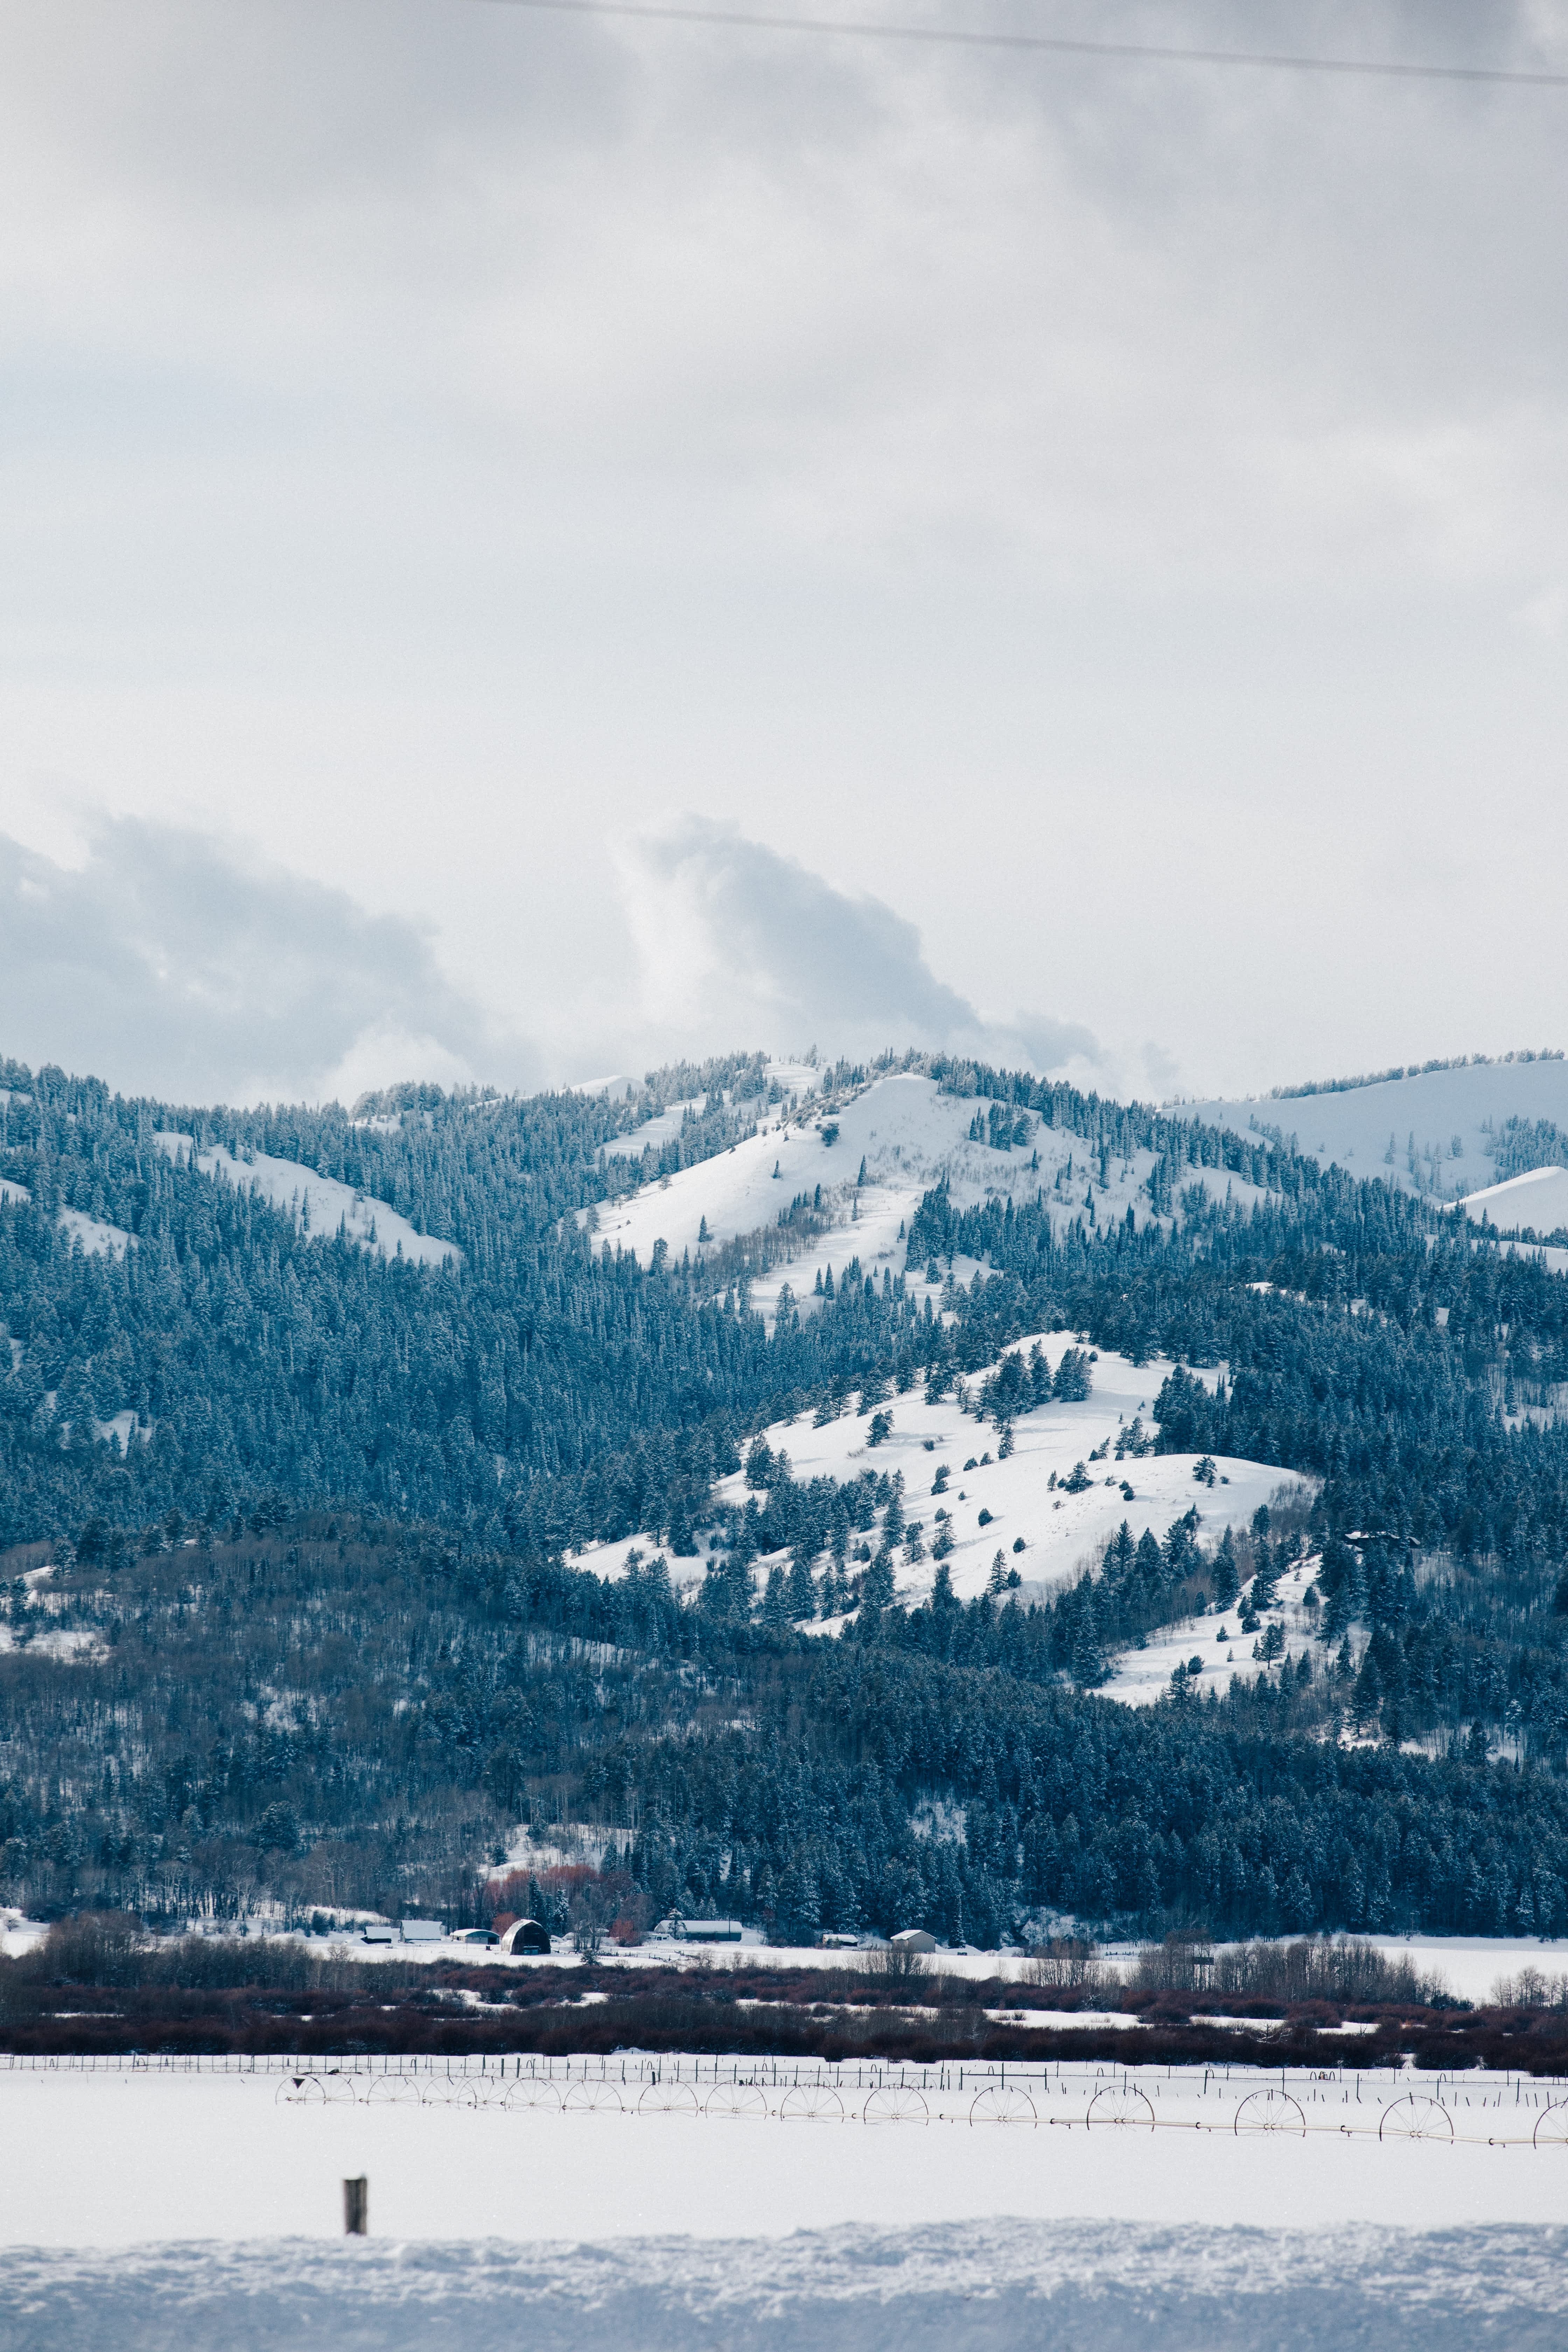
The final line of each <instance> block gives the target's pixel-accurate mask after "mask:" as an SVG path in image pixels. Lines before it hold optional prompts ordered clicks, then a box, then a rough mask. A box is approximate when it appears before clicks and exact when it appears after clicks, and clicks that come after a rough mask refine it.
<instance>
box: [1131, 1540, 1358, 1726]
mask: <svg viewBox="0 0 1568 2352" xmlns="http://www.w3.org/2000/svg"><path fill="white" fill-rule="evenodd" d="M1314 1571H1317V1555H1310V1557H1307V1559H1302V1564H1300V1567H1298V1569H1293V1571H1290V1573H1289V1576H1284V1578H1281V1583H1279V1600H1277V1601H1274V1604H1269V1609H1268V1612H1265V1613H1262V1630H1268V1628H1269V1625H1279V1628H1281V1633H1284V1637H1286V1646H1284V1656H1281V1658H1279V1661H1272V1663H1268V1665H1265V1663H1262V1661H1260V1658H1256V1656H1253V1651H1256V1646H1258V1644H1260V1642H1262V1633H1256V1634H1253V1633H1241V1601H1239V1600H1237V1604H1234V1606H1229V1609H1227V1612H1223V1613H1213V1616H1201V1618H1180V1621H1178V1622H1175V1625H1162V1628H1159V1633H1152V1634H1150V1639H1147V1646H1145V1649H1123V1651H1119V1654H1117V1667H1114V1675H1112V1679H1110V1682H1102V1684H1100V1696H1102V1698H1121V1700H1123V1703H1126V1706H1129V1707H1150V1706H1154V1700H1157V1698H1163V1694H1166V1691H1168V1689H1171V1675H1173V1673H1175V1667H1178V1665H1184V1667H1192V1661H1194V1658H1196V1665H1199V1673H1196V1675H1190V1689H1194V1691H1204V1696H1206V1694H1208V1691H1217V1694H1220V1698H1223V1696H1225V1691H1229V1686H1232V1682H1258V1679H1260V1677H1262V1675H1274V1679H1279V1677H1284V1673H1286V1670H1293V1667H1295V1663H1298V1661H1300V1656H1302V1651H1307V1654H1310V1656H1314V1654H1317V1630H1319V1622H1321V1612H1311V1609H1307V1606H1305V1601H1302V1595H1305V1592H1307V1590H1310V1585H1311V1576H1314ZM1241 1590H1244V1592H1250V1585H1244V1588H1241ZM1363 1642H1366V1637H1363V1634H1361V1630H1359V1628H1356V1630H1354V1634H1352V1654H1359V1649H1361V1646H1363ZM1314 1673H1317V1667H1314Z"/></svg>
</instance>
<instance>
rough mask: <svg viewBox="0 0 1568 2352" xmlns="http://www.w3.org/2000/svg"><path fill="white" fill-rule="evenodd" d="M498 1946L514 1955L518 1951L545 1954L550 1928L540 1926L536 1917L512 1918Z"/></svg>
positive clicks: (548, 1942) (547, 1951) (548, 1947)
mask: <svg viewBox="0 0 1568 2352" xmlns="http://www.w3.org/2000/svg"><path fill="white" fill-rule="evenodd" d="M500 1948H501V1950H502V1951H503V1952H509V1953H511V1954H512V1955H514V1956H515V1955H516V1954H517V1953H519V1952H535V1953H541V1954H546V1955H547V1954H548V1953H549V1950H550V1930H549V1928H548V1927H542V1926H541V1925H540V1923H539V1921H538V1920H537V1919H514V1920H513V1921H512V1923H511V1926H510V1927H509V1928H508V1929H507V1930H506V1932H505V1934H504V1935H503V1936H502V1937H501V1939H500Z"/></svg>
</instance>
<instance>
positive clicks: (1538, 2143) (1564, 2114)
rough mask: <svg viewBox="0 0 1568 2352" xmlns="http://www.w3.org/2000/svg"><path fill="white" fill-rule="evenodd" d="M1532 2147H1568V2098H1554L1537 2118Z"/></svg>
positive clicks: (1531, 2138) (1532, 2135)
mask: <svg viewBox="0 0 1568 2352" xmlns="http://www.w3.org/2000/svg"><path fill="white" fill-rule="evenodd" d="M1530 2142H1531V2147H1568V2099H1553V2100H1552V2105H1550V2106H1549V2107H1543V2108H1542V2111H1541V2113H1540V2115H1538V2116H1536V2118H1535V2129H1534V2130H1533V2131H1532V2132H1531V2135H1530Z"/></svg>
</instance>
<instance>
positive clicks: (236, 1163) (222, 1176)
mask: <svg viewBox="0 0 1568 2352" xmlns="http://www.w3.org/2000/svg"><path fill="white" fill-rule="evenodd" d="M153 1142H154V1143H155V1144H156V1145H157V1146H158V1148H159V1150H161V1151H163V1152H165V1153H167V1155H168V1157H169V1158H170V1159H171V1160H179V1159H186V1160H194V1161H195V1165H196V1167H197V1168H199V1169H200V1170H201V1172H202V1174H203V1175H204V1176H211V1177H214V1178H216V1179H218V1180H221V1181H223V1182H225V1183H227V1184H233V1185H236V1186H237V1187H238V1188H239V1189H240V1190H241V1191H242V1192H243V1191H248V1190H249V1189H250V1188H251V1187H253V1186H254V1188H255V1189H256V1191H257V1192H259V1193H260V1194H261V1195H262V1198H263V1199H264V1200H267V1201H269V1202H271V1204H272V1206H273V1207H274V1208H275V1209H283V1210H285V1211H287V1213H289V1216H291V1217H292V1218H293V1220H294V1224H295V1227H296V1230H297V1231H299V1232H301V1233H309V1234H312V1235H313V1236H314V1237H315V1238H316V1239H317V1240H320V1241H332V1240H335V1239H336V1238H337V1237H338V1236H339V1234H342V1236H343V1238H344V1239H345V1240H348V1241H351V1242H357V1243H358V1244H359V1245H360V1247H361V1248H362V1249H369V1250H376V1251H379V1253H380V1255H382V1256H383V1257H388V1258H390V1257H402V1258H404V1259H405V1260H406V1261H407V1262H408V1263H409V1264H410V1265H442V1264H443V1263H444V1262H445V1261H446V1260H447V1258H453V1259H460V1258H461V1256H462V1255H463V1253H462V1251H461V1250H460V1249H459V1248H458V1244H456V1242H441V1241H436V1240H434V1239H432V1237H431V1236H430V1235H429V1234H421V1233H416V1231H415V1229H414V1227H413V1226H412V1225H411V1224H410V1223H409V1222H408V1219H407V1218H406V1217H403V1216H399V1214H398V1213H397V1211H396V1210H395V1209H394V1208H390V1207H389V1206H388V1204H387V1203H386V1202H384V1201H378V1200H377V1199H376V1198H375V1196H374V1193H371V1192H355V1191H354V1188H353V1185H352V1184H343V1183H340V1181H338V1179H337V1178H336V1177H335V1176H319V1175H318V1174H317V1173H316V1171H315V1170H314V1169H313V1168H307V1167H305V1166H303V1165H302V1164H301V1162H300V1160H275V1159H273V1158H271V1157H270V1155H269V1154H268V1153H267V1152H265V1151H257V1152H253V1153H252V1154H251V1156H250V1157H249V1159H247V1160H237V1159H236V1158H235V1156H234V1154H233V1152H231V1151H228V1150H225V1149H224V1148H223V1146H222V1145H219V1146H218V1147H217V1148H216V1149H215V1150H211V1151H198V1150H196V1148H195V1137H194V1136H190V1135H181V1134H178V1133H176V1132H174V1131H173V1130H171V1129H161V1130H160V1131H159V1132H158V1133H157V1134H156V1135H154V1136H153Z"/></svg>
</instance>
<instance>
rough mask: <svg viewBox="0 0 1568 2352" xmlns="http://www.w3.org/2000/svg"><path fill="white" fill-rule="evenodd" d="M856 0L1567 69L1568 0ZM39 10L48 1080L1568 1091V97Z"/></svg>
mask: <svg viewBox="0 0 1568 2352" xmlns="http://www.w3.org/2000/svg"><path fill="white" fill-rule="evenodd" d="M805 13H807V14H811V15H814V16H821V15H825V14H832V13H834V11H833V10H832V8H831V6H830V5H828V0H814V5H813V6H812V7H811V8H810V9H809V10H806V11H805ZM840 13H842V14H843V15H845V16H854V17H856V18H858V19H863V18H867V17H870V16H880V17H882V18H883V19H884V20H885V21H889V22H892V21H900V22H921V23H927V24H941V23H943V22H947V23H950V24H952V25H963V26H974V25H975V24H977V23H980V22H987V23H994V24H1003V25H1012V26H1024V27H1028V28H1032V29H1035V30H1045V31H1051V32H1084V33H1088V34H1089V35H1091V36H1095V35H1098V36H1106V35H1110V36H1111V37H1119V38H1132V39H1139V38H1142V39H1152V40H1158V41H1164V42H1170V43H1175V44H1194V45H1199V46H1205V47H1237V46H1241V47H1248V48H1259V47H1279V48H1284V49H1289V50H1291V51H1294V52H1298V53H1300V52H1310V53H1315V54H1319V55H1322V56H1358V55H1359V56H1362V57H1381V58H1394V57H1403V58H1422V59H1427V60H1466V59H1468V60H1471V61H1478V60H1482V61H1485V62H1489V63H1503V64H1512V65H1516V66H1517V65H1530V64H1534V65H1537V66H1540V65H1554V66H1559V67H1562V66H1565V65H1568V0H1532V4H1531V5H1520V6H1510V5H1496V6H1489V7H1488V8H1486V9H1485V10H1479V9H1477V8H1475V7H1474V6H1473V5H1466V6H1463V7H1461V6H1460V5H1458V0H1421V5H1418V6H1417V5H1414V0H1412V5H1404V6H1402V5H1394V0H1389V5H1377V0H1372V5H1356V6H1354V7H1352V6H1351V5H1342V6H1339V5H1313V0H1301V5H1296V6H1293V7H1290V8H1289V9H1287V8H1286V7H1284V6H1283V5H1274V0H1247V5H1245V6H1244V5H1241V0H1206V4H1205V0H1169V4H1168V5H1143V6H1139V5H1129V6H1127V7H1122V8H1117V9H1110V8H1108V7H1104V6H1100V7H1093V6H1091V5H1089V0H1079V5H1076V6H1068V5H1050V4H1049V0H994V5H991V6H990V7H989V10H987V8H985V7H983V6H982V5H981V0H969V5H959V0H907V5H895V0H856V5H855V6H854V7H853V8H852V9H849V8H847V9H845V10H844V11H842V12H840ZM0 31H3V33H4V39H5V59H6V67H5V74H4V76H3V77H0V401H3V403H4V407H3V412H0V413H3V417H4V429H3V432H0V835H3V836H4V837H5V838H4V840H3V841H0V892H3V893H4V894H5V897H4V899H3V900H0V905H4V907H5V914H4V918H3V928H0V1002H3V1003H4V1008H5V1017H4V1023H3V1028H4V1034H3V1035H0V1051H5V1052H9V1053H12V1054H16V1055H20V1056H22V1057H23V1058H26V1059H33V1060H37V1059H42V1058H45V1057H55V1058H58V1059H60V1060H63V1061H66V1062H68V1063H70V1064H73V1065H74V1066H78V1067H92V1068H95V1069H97V1070H99V1071H100V1073H101V1074H102V1075H103V1076H107V1077H109V1078H110V1080H111V1081H113V1082H115V1083H119V1084H123V1085H128V1086H153V1087H158V1088H160V1089H162V1090H163V1091H165V1092H169V1093H174V1094H179V1095H183V1096H184V1097H187V1098H190V1097H202V1096H204V1095H208V1094H228V1095H231V1096H236V1095H240V1094H244V1093H247V1092H250V1093H254V1092H257V1091H273V1092H278V1091H283V1092H299V1093H307V1092H319V1091H321V1090H323V1089H328V1088H335V1089H337V1090H339V1091H342V1090H344V1089H345V1088H353V1087H357V1086H358V1085H360V1084H363V1083H366V1082H368V1081H370V1080H372V1079H374V1078H378V1077H388V1076H396V1075H403V1074H406V1073H408V1072H410V1071H411V1070H413V1069H415V1068H417V1069H420V1070H428V1071H429V1072H430V1073H431V1074H433V1075H436V1076H442V1077H450V1076H463V1075H468V1074H471V1075H473V1076H480V1077H495V1078H497V1079H500V1080H501V1081H503V1082H508V1083H531V1082H536V1081H539V1080H541V1079H543V1078H545V1077H565V1078H571V1077H579V1076H590V1075H598V1074H601V1073H607V1072H609V1071H611V1070H621V1069H626V1068H641V1067H643V1066H646V1064H647V1062H648V1061H649V1060H651V1059H652V1058H654V1057H656V1056H657V1055H661V1054H663V1053H665V1052H668V1051H671V1050H676V1049H683V1050H689V1049H691V1048H694V1047H695V1048H703V1049H709V1050H711V1049H718V1048H722V1047H727V1046H731V1045H751V1044H753V1043H758V1044H764V1045H772V1046H773V1047H775V1048H778V1049H781V1050H782V1049H790V1048H797V1047H800V1046H804V1045H808V1044H810V1043H812V1042H816V1043H817V1044H819V1045H821V1046H822V1047H823V1048H824V1049H825V1050H828V1049H832V1048H833V1047H834V1046H836V1045H847V1046H850V1047H851V1048H853V1049H855V1050H859V1049H861V1048H863V1047H864V1046H866V1045H877V1044H881V1043H887V1044H891V1045H902V1044H904V1043H906V1042H911V1041H914V1042H931V1043H945V1044H953V1045H968V1046H972V1047H983V1048H984V1049H985V1050H990V1051H994V1052H996V1053H998V1054H1002V1053H1005V1054H1008V1055H1013V1056H1015V1057H1016V1058H1019V1059H1023V1058H1029V1059H1031V1060H1033V1061H1035V1062H1037V1063H1038V1064H1046V1063H1049V1064H1051V1065H1052V1066H1063V1067H1070V1068H1072V1069H1073V1070H1074V1071H1076V1072H1078V1073H1079V1074H1080V1075H1089V1076H1094V1077H1095V1078H1096V1080H1097V1082H1098V1083H1100V1084H1104V1085H1111V1086H1114V1087H1118V1088H1121V1089H1136V1090H1137V1091H1140V1092H1142V1093H1144V1094H1149V1093H1154V1094H1159V1095H1164V1094H1169V1093H1171V1092H1173V1091H1174V1090H1177V1089H1180V1090H1183V1091H1190V1092H1212V1091H1218V1090H1222V1089H1224V1090H1239V1089H1244V1088H1256V1087H1268V1085H1270V1084H1272V1083H1274V1082H1276V1081H1280V1080H1290V1079H1299V1078H1302V1077H1306V1076H1321V1075H1327V1074H1329V1073H1331V1072H1338V1071H1345V1070H1350V1069H1356V1068H1363V1067H1367V1066H1378V1065H1382V1064H1385V1063H1388V1062H1390V1061H1396V1060H1397V1061H1404V1060H1405V1059H1407V1058H1412V1057H1417V1056H1425V1055H1433V1054H1442V1053H1458V1052H1465V1051H1470V1050H1474V1049H1476V1048H1483V1049H1489V1050H1500V1049H1503V1048H1506V1047H1508V1046H1510V1045H1547V1044H1559V1045H1561V1044H1568V962H1565V960H1564V958H1563V953H1562V934H1563V917H1562V911H1561V901H1562V896H1563V872H1564V868H1565V859H1568V789H1565V785H1568V777H1565V775H1564V765H1565V762H1564V748H1563V747H1564V741H1565V727H1564V721H1565V719H1568V430H1565V426H1568V302H1565V300H1564V294H1565V284H1564V279H1565V259H1564V242H1565V239H1564V226H1563V225H1564V222H1565V221H1568V89H1555V90H1553V89H1539V88H1538V89H1497V88H1489V87H1486V86H1484V85H1479V84H1475V83H1469V84H1460V83H1455V84H1441V83H1433V82H1426V83H1420V82H1397V81H1387V80H1375V79H1359V80H1358V79H1330V78H1325V77H1311V76H1306V75H1287V74H1271V73H1268V72H1262V71H1253V70H1226V69H1222V68H1199V67H1182V66H1156V65H1152V64H1145V65H1139V64H1130V63H1118V64H1112V63H1109V62H1106V61H1103V60H1091V59H1079V60H1068V59H1063V58H1023V57H1020V56H1018V55H1016V54H1002V53H996V54H990V55H987V54H983V53H974V52H965V51H963V50H953V49H947V50H942V49H938V48H934V47H931V48H916V47H909V46H903V47H900V46H897V45H891V44H878V43H873V42H869V41H858V40H853V39H844V40H835V39H829V38H824V37H801V36H792V35H786V34H782V33H773V34H769V33H764V32H761V31H755V32H742V31H736V30H729V31H721V30H719V29H699V28H695V27H690V26H670V25H655V24H647V25H640V26H639V25H629V24H626V23H624V22H616V21H611V20H609V19H598V20H592V19H585V18H579V19H576V20H573V19H571V18H569V17H563V16H550V15H542V14H539V13H537V12H535V11H532V10H528V9H523V8H518V7H511V6H508V5H487V0H454V4H453V5H438V0H425V5H399V0H374V5H361V0H325V5H323V0H309V5H303V0H301V5H289V4H288V0H247V5H246V6H245V7H244V8H243V9H233V8H219V7H217V6H216V5H211V0H209V5H205V6H204V5H165V0H139V5H137V6H136V7H135V8H133V9H127V8H125V7H123V6H120V5H113V6H111V5H90V6H83V5H71V0H50V5H47V7H46V6H44V5H41V0H33V5H26V6H17V5H5V0H0Z"/></svg>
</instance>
